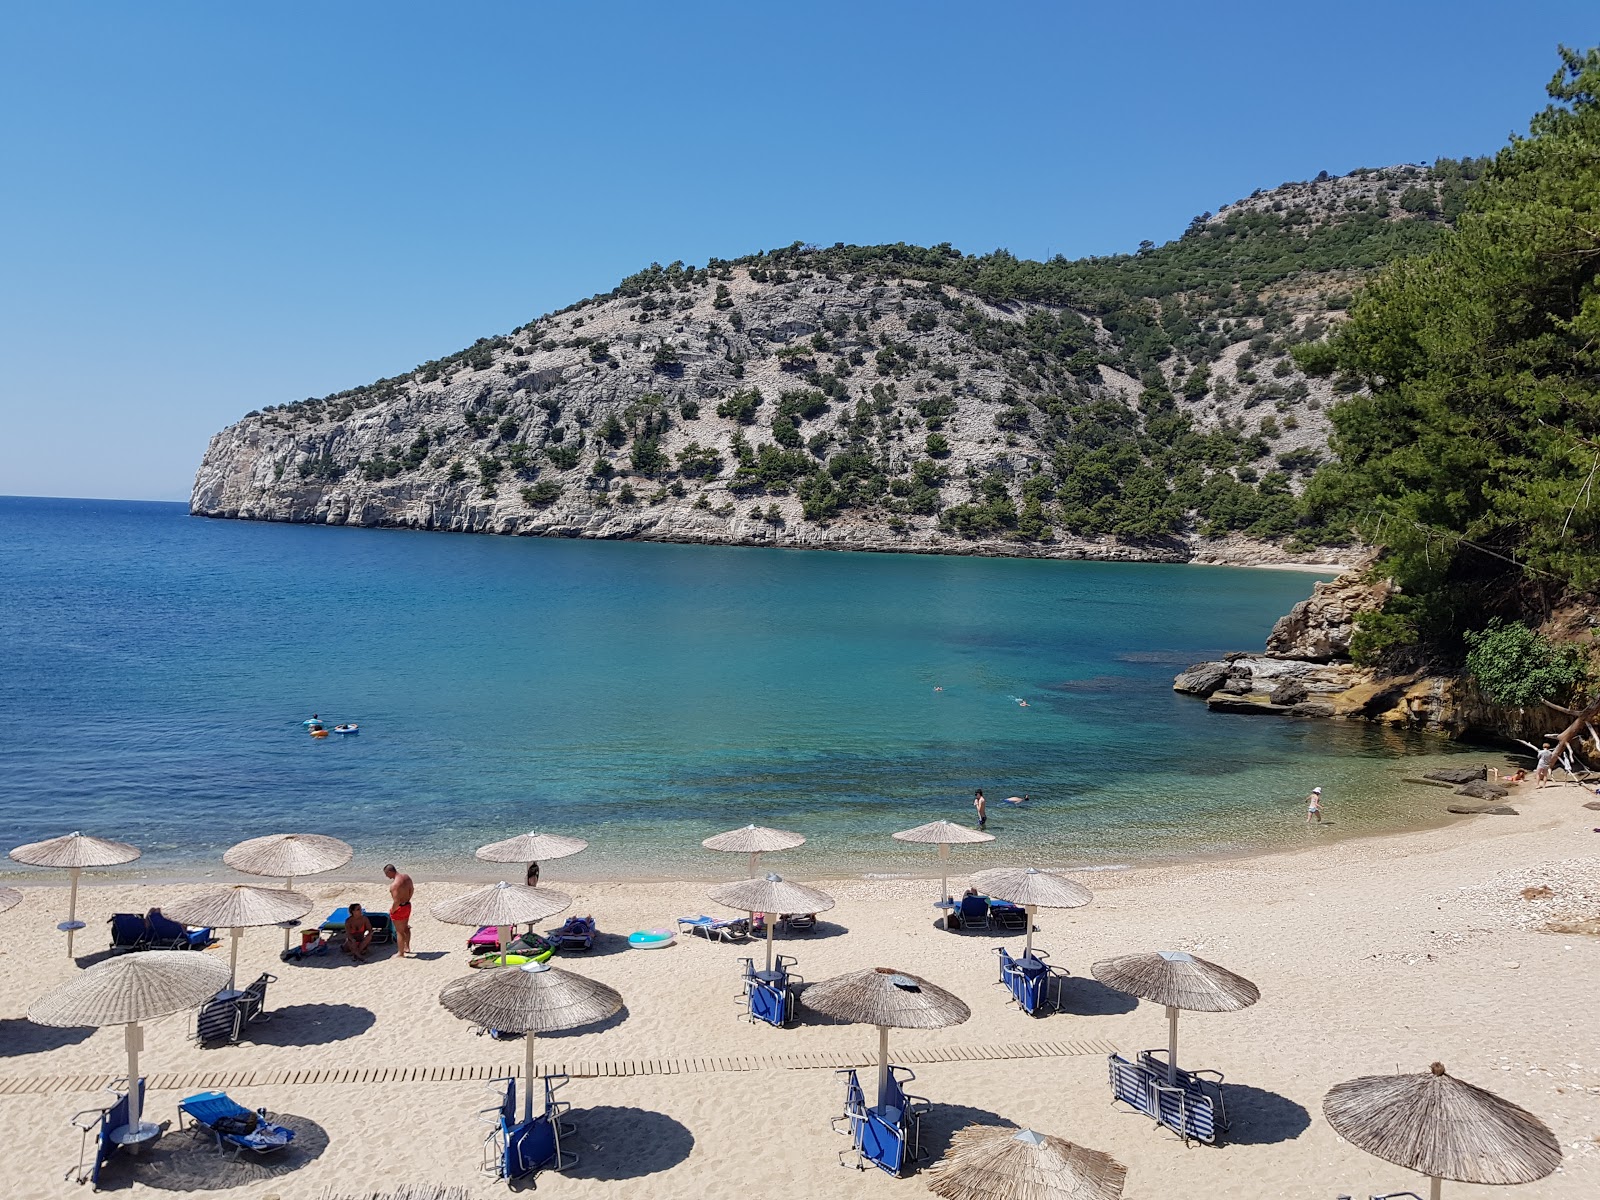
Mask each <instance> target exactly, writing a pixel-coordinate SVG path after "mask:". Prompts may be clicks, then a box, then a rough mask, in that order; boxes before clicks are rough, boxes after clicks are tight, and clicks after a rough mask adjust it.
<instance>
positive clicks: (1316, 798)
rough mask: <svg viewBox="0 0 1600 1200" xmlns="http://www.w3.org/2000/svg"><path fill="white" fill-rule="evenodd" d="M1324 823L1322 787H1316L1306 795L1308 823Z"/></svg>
mask: <svg viewBox="0 0 1600 1200" xmlns="http://www.w3.org/2000/svg"><path fill="white" fill-rule="evenodd" d="M1312 823H1315V824H1318V825H1321V824H1322V789H1321V788H1319V787H1314V788H1312V789H1311V795H1309V796H1307V797H1306V824H1307V825H1310V824H1312Z"/></svg>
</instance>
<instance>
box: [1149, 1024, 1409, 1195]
mask: <svg viewBox="0 0 1600 1200" xmlns="http://www.w3.org/2000/svg"><path fill="white" fill-rule="evenodd" d="M1167 1082H1168V1083H1177V1082H1178V1010H1177V1009H1176V1008H1174V1007H1173V1006H1172V1005H1170V1004H1169V1005H1167ZM1434 1200H1438V1197H1437V1196H1435V1197H1434Z"/></svg>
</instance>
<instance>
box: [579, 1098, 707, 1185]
mask: <svg viewBox="0 0 1600 1200" xmlns="http://www.w3.org/2000/svg"><path fill="white" fill-rule="evenodd" d="M572 1120H573V1121H575V1122H576V1123H577V1126H578V1132H577V1133H575V1134H573V1135H571V1136H570V1137H564V1138H562V1141H561V1148H562V1149H563V1150H568V1149H570V1150H576V1151H577V1152H578V1162H577V1164H576V1165H575V1166H572V1167H569V1168H567V1169H566V1170H565V1171H563V1172H562V1174H563V1175H568V1176H571V1177H573V1178H576V1179H596V1180H601V1181H604V1182H616V1181H620V1180H623V1179H642V1178H643V1177H644V1176H646V1175H655V1174H657V1173H658V1172H661V1171H667V1170H670V1169H671V1168H673V1167H675V1166H677V1165H678V1164H679V1163H681V1162H683V1161H684V1159H686V1158H688V1157H689V1152H690V1151H692V1150H693V1149H694V1134H692V1133H690V1132H689V1129H688V1127H687V1126H686V1125H684V1124H682V1123H681V1122H679V1121H676V1120H674V1119H673V1118H672V1117H669V1116H667V1115H666V1114H665V1113H658V1112H653V1111H651V1110H650V1109H648V1108H629V1107H623V1106H619V1105H610V1104H605V1105H599V1106H597V1107H595V1108H579V1109H574V1110H573V1113H572Z"/></svg>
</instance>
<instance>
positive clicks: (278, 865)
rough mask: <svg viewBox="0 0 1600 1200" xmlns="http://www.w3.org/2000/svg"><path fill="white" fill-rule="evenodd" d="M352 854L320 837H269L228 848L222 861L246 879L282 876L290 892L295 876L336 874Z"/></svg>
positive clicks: (285, 935)
mask: <svg viewBox="0 0 1600 1200" xmlns="http://www.w3.org/2000/svg"><path fill="white" fill-rule="evenodd" d="M354 854H355V851H354V850H353V849H351V847H350V843H349V842H342V841H340V840H339V839H338V838H336V837H328V836H327V835H325V834H321V833H269V834H267V836H265V837H257V838H250V839H248V840H246V841H243V842H239V843H237V844H235V845H232V846H229V847H228V848H227V850H225V851H224V852H223V855H222V861H223V862H225V863H227V864H228V865H229V866H230V867H232V868H233V869H234V870H235V871H243V872H244V873H245V874H246V875H282V876H283V886H284V889H285V890H287V891H293V890H294V881H295V878H296V877H297V876H300V875H321V874H322V873H323V872H324V871H333V870H337V869H338V868H339V867H342V866H344V865H345V863H347V862H349V861H350V859H351V858H352V857H353V856H354ZM308 911H309V910H308ZM290 928H291V922H289V921H286V922H284V923H283V948H284V949H285V950H287V949H288V948H289V931H290Z"/></svg>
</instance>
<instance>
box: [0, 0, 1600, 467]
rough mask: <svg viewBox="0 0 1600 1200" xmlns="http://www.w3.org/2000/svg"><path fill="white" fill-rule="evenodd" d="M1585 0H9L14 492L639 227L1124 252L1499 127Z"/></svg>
mask: <svg viewBox="0 0 1600 1200" xmlns="http://www.w3.org/2000/svg"><path fill="white" fill-rule="evenodd" d="M1112 7H1116V8H1117V9H1119V10H1120V11H1115V12H1113V11H1107V10H1108V9H1110V8H1112ZM1595 15H1596V12H1595V9H1594V6H1593V3H1592V0H1590V2H1587V3H1567V2H1560V0H1542V2H1541V3H1537V4H1532V5H1512V4H1505V3H1500V4H1484V3H1471V2H1460V3H1448V4H1446V3H1436V4H1422V3H1415V4H1399V5H1397V4H1393V3H1368V2H1365V0H1349V2H1347V3H1345V4H1342V5H1334V6H1328V5H1322V6H1317V7H1314V8H1312V9H1308V10H1304V11H1302V7H1301V6H1296V5H1291V4H1284V3H1282V2H1281V0H1280V2H1278V3H1272V4H1265V3H1236V4H1231V5H1224V6H1221V7H1220V8H1219V7H1217V6H1214V5H1213V6H1208V7H1202V6H1197V5H1194V4H1176V3H1171V4H1167V3H1144V4H1128V5H1120V6H1090V5H1085V4H1068V3H1037V2H1022V3H1013V4H1004V5H982V4H974V3H972V2H971V0H965V2H963V3H943V2H939V0H921V2H918V3H871V2H870V0H858V2H856V3H844V4H838V3H806V4H783V5H780V4H765V3H751V2H750V0H745V2H744V3H738V4H698V3H692V2H690V3H683V4H671V5H669V4H646V3H637V4H607V3H589V4H557V3H519V4H507V3H473V4H470V5H468V4H439V3H431V4H413V3H401V2H396V0H385V2H384V3H358V2H350V0H341V2H340V3H337V4H310V3H275V4H270V5H269V4H259V3H258V4H243V3H240V4H217V3H210V2H208V3H177V2H166V3H161V4H127V3H115V4H113V3H98V4H96V3H80V4H72V3H68V4H54V3H40V2H38V0H26V2H24V3H13V2H12V0H3V2H0V18H3V21H4V24H3V26H0V28H3V29H4V31H5V32H4V36H3V37H0V176H3V179H4V182H3V184H0V364H3V371H0V421H3V424H0V494H4V493H9V494H32V495H73V496H116V497H134V498H150V499H182V498H186V497H187V495H188V491H189V486H190V482H191V479H192V476H193V471H194V467H195V465H196V464H197V463H198V461H199V458H200V455H201V453H202V452H203V451H204V449H205V445H206V441H207V439H208V438H209V437H210V435H211V434H212V433H214V432H215V431H216V430H217V429H220V428H221V427H223V426H224V425H226V424H228V423H229V422H231V421H233V420H234V419H236V418H237V417H239V416H240V415H242V414H243V413H245V412H246V411H248V410H249V409H252V408H257V407H260V406H261V405H264V404H273V403H282V402H285V401H289V400H295V399H299V398H302V397H305V396H308V395H322V394H324V393H326V392H329V391H333V390H336V389H338V388H341V387H348V386H350V385H353V384H357V383H363V382H367V381H369V380H371V379H374V378H376V377H378V376H382V375H393V374H396V373H398V372H401V371H404V370H407V369H409V368H410V367H412V366H414V365H415V364H417V363H419V362H422V361H424V360H426V359H429V358H433V357H436V356H438V355H440V354H443V353H448V352H450V351H453V350H456V349H459V348H460V347H462V346H464V345H467V344H468V343H470V342H471V341H472V340H473V339H474V338H476V337H480V336H484V335H486V334H490V333H495V332H499V331H503V330H505V329H508V328H510V327H512V326H515V325H519V324H521V323H522V322H524V321H526V320H528V319H530V318H531V317H533V316H535V315H537V314H539V313H541V312H544V311H547V310H549V309H552V308H558V307H561V306H562V305H565V304H567V303H570V302H571V301H573V300H575V299H578V298H580V297H582V296H587V295H590V294H592V293H594V292H597V291H604V290H607V289H609V288H610V287H611V286H612V285H613V284H614V283H615V282H616V281H617V280H618V279H619V278H620V277H621V276H623V275H624V274H627V273H628V272H631V271H633V270H636V269H637V268H639V267H641V266H643V265H645V264H647V263H649V262H650V261H652V260H656V261H659V262H663V263H665V262H670V261H672V260H673V259H682V260H684V261H686V262H694V263H703V262H704V261H705V260H706V258H707V257H708V256H719V257H732V256H734V255H737V254H741V253H745V252H748V251H753V250H758V249H764V248H768V247H772V246H777V245H784V244H787V243H789V242H792V241H794V240H796V239H801V240H804V241H811V242H822V243H831V242H835V241H847V242H858V243H872V242H889V241H902V240H903V241H909V242H921V243H934V242H941V241H950V242H953V243H954V244H955V245H956V246H958V247H960V248H961V249H963V250H967V251H974V252H982V251H987V250H992V249H994V248H996V247H1001V246H1003V247H1006V248H1008V249H1010V250H1012V251H1013V252H1015V253H1017V254H1020V255H1027V256H1042V255H1047V254H1050V253H1063V254H1067V255H1069V256H1077V255H1082V254H1093V253H1105V252H1110V251H1118V250H1130V249H1132V248H1134V247H1135V246H1136V245H1137V244H1138V242H1139V240H1140V239H1141V238H1146V237H1148V238H1152V239H1154V240H1156V241H1165V240H1167V239H1168V238H1171V237H1175V236H1177V234H1178V233H1180V232H1181V231H1182V229H1183V227H1184V225H1185V224H1186V223H1187V222H1188V220H1189V218H1190V217H1192V216H1193V215H1194V214H1196V213H1198V212H1200V211H1202V210H1205V209H1215V208H1216V207H1218V206H1219V205H1221V204H1223V203H1226V202H1227V201H1230V200H1233V199H1236V198H1238V197H1239V196H1242V195H1245V194H1247V193H1249V192H1250V191H1251V190H1252V189H1254V188H1256V187H1263V186H1265V187H1270V186H1273V185H1276V184H1278V183H1280V182H1282V181H1284V180H1286V179H1304V178H1308V177H1310V176H1312V175H1315V174H1316V173H1317V172H1318V171H1319V170H1324V169H1325V170H1328V171H1332V172H1335V173H1338V172H1343V171H1347V170H1349V169H1351V168H1353V167H1357V166H1376V165H1384V164H1389V163H1394V162H1401V161H1419V160H1431V159H1433V158H1435V157H1437V156H1439V155H1450V156H1458V155H1465V154H1473V153H1482V152H1488V151H1492V150H1494V149H1496V148H1497V147H1499V146H1500V145H1501V144H1502V143H1503V142H1504V140H1505V138H1506V136H1507V135H1508V134H1509V133H1510V132H1512V131H1513V130H1522V129H1523V128H1525V125H1526V121H1527V118H1528V117H1529V116H1530V115H1531V114H1532V113H1533V111H1534V110H1535V109H1536V108H1538V107H1540V106H1541V105H1542V104H1543V102H1544V99H1543V90H1542V89H1543V86H1544V83H1545V82H1546V80H1547V79H1548V78H1549V76H1550V75H1551V74H1552V73H1553V71H1554V70H1555V65H1556V57H1555V47H1556V44H1557V43H1558V42H1563V41H1564V42H1567V43H1569V44H1575V45H1588V44H1591V43H1592V42H1594V41H1595V40H1596V29H1597V28H1600V22H1596V21H1595V20H1594V17H1595Z"/></svg>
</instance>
